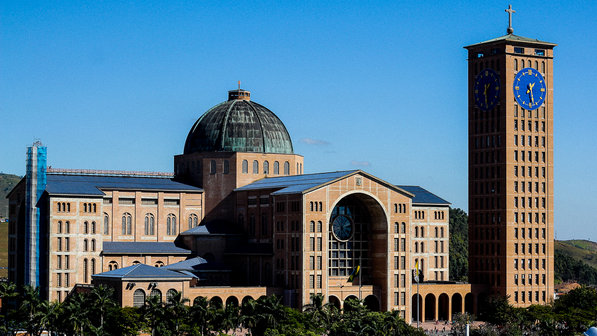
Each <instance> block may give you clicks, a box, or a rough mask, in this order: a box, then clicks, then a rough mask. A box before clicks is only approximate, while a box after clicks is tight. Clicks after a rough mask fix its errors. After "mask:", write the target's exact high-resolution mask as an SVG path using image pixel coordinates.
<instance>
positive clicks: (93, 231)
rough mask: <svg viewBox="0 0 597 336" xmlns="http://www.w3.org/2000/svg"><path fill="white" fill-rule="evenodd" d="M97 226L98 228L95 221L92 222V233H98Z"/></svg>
mask: <svg viewBox="0 0 597 336" xmlns="http://www.w3.org/2000/svg"><path fill="white" fill-rule="evenodd" d="M95 226H96V225H95V221H93V222H91V233H93V234H95V231H96V229H95Z"/></svg>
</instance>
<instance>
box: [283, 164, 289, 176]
mask: <svg viewBox="0 0 597 336" xmlns="http://www.w3.org/2000/svg"><path fill="white" fill-rule="evenodd" d="M284 175H290V163H289V162H288V161H286V162H284Z"/></svg>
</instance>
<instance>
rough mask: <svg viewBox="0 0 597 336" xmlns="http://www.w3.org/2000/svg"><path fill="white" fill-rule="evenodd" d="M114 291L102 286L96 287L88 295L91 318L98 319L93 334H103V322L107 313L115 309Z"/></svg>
mask: <svg viewBox="0 0 597 336" xmlns="http://www.w3.org/2000/svg"><path fill="white" fill-rule="evenodd" d="M113 295H114V289H112V288H110V287H106V286H103V285H100V286H96V287H94V288H93V290H92V291H91V292H90V293H89V301H90V306H89V308H90V309H91V311H92V312H93V313H92V316H97V317H99V325H98V326H94V327H95V328H94V329H96V330H95V334H104V332H105V328H104V320H105V317H106V314H107V313H108V311H109V310H110V309H112V308H114V307H116V301H114V298H113Z"/></svg>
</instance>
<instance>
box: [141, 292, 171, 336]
mask: <svg viewBox="0 0 597 336" xmlns="http://www.w3.org/2000/svg"><path fill="white" fill-rule="evenodd" d="M141 315H142V316H143V317H144V318H145V321H146V322H147V324H148V326H149V328H150V329H151V335H152V336H155V335H159V334H160V331H161V330H164V331H165V330H167V327H166V326H164V325H163V324H164V321H165V319H164V317H165V315H166V310H165V309H164V305H163V303H162V299H161V297H159V296H157V295H150V296H149V297H148V298H147V299H146V300H145V305H144V306H143V307H142V308H141Z"/></svg>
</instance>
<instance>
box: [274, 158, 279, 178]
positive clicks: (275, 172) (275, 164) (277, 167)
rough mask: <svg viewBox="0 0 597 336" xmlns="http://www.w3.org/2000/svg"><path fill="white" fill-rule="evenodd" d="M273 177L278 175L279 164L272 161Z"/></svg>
mask: <svg viewBox="0 0 597 336" xmlns="http://www.w3.org/2000/svg"><path fill="white" fill-rule="evenodd" d="M274 175H280V162H278V161H274Z"/></svg>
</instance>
